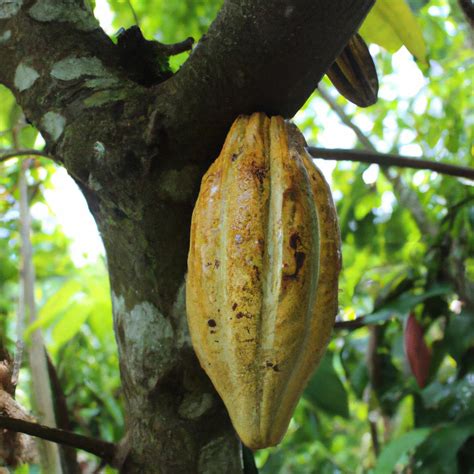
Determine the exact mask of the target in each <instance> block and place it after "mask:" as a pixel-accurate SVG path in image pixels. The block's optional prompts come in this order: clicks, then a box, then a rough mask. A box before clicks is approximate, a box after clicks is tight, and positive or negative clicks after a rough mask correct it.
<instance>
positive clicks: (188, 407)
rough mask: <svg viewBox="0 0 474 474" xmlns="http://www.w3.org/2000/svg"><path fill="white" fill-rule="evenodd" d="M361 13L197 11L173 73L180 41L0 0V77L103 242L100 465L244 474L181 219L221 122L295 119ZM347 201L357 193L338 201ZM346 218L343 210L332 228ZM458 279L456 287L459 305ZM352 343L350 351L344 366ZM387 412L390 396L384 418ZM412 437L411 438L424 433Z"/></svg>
mask: <svg viewBox="0 0 474 474" xmlns="http://www.w3.org/2000/svg"><path fill="white" fill-rule="evenodd" d="M211 4H212V5H211ZM373 4H374V1H370V0H364V1H360V2H350V1H343V0H339V1H326V0H318V1H316V2H315V1H313V2H310V1H307V0H294V1H274V2H264V1H253V2H247V1H243V0H232V1H224V2H222V4H216V5H214V3H213V2H209V5H208V8H210V9H211V12H206V14H207V16H210V15H211V14H214V12H215V13H216V16H215V19H214V20H213V21H212V24H211V25H210V26H209V27H208V28H207V25H206V30H207V31H206V34H205V36H203V37H202V38H201V39H200V40H199V42H198V43H197V44H196V45H195V46H194V47H193V51H192V53H191V54H190V56H189V58H187V59H186V60H185V61H184V64H182V65H181V67H180V68H179V70H176V69H177V68H176V67H174V68H173V67H171V68H170V65H169V63H170V62H171V63H172V62H173V58H172V56H173V55H174V54H177V53H181V52H183V51H186V50H189V49H190V47H191V41H189V40H186V37H187V36H188V34H187V33H186V31H183V33H182V38H177V40H182V41H180V42H179V43H176V44H172V45H170V44H168V45H164V44H161V43H158V42H150V41H147V40H145V39H144V38H143V37H142V36H141V34H140V32H139V30H137V29H129V30H126V31H125V32H122V33H121V34H119V35H118V38H116V37H110V36H108V35H107V34H106V33H105V32H104V31H103V30H102V29H101V28H100V27H99V24H98V22H97V20H96V19H95V18H94V14H93V12H92V9H91V5H90V4H89V2H83V1H82V0H74V1H71V0H57V1H55V2H53V1H49V0H36V1H34V0H25V1H21V0H14V1H2V2H0V55H1V56H0V57H1V58H2V64H1V67H0V82H1V83H2V84H3V85H4V86H6V87H7V88H8V89H9V90H10V91H11V92H12V93H13V95H14V97H15V100H16V102H17V104H18V105H19V107H21V110H22V112H23V114H24V116H25V118H26V120H27V121H28V123H31V124H32V125H34V127H35V128H36V129H37V130H39V132H40V133H41V135H42V137H43V138H44V140H45V147H44V149H43V150H42V151H41V154H44V155H47V156H48V159H51V160H53V161H54V162H55V163H57V164H58V165H60V166H62V167H64V168H65V169H66V170H67V172H68V173H69V175H70V176H71V177H72V178H73V179H74V181H75V182H76V184H77V185H78V187H79V188H80V189H81V191H82V193H83V194H84V197H85V198H86V200H87V204H88V206H89V209H90V211H91V213H92V215H93V216H94V219H95V221H96V223H97V226H98V229H99V231H100V234H101V237H102V239H103V242H104V245H105V249H106V254H107V270H108V274H109V278H110V291H111V300H112V306H113V322H114V332H115V338H116V341H117V346H118V354H119V363H120V375H121V382H122V387H123V394H124V398H125V410H124V411H125V418H126V425H125V430H124V431H125V433H124V437H123V439H122V441H121V443H120V444H119V445H118V448H117V449H115V447H114V448H113V449H112V451H111V452H110V453H109V454H108V455H107V456H106V455H104V456H103V457H104V459H106V460H107V461H109V462H110V463H112V464H113V465H114V466H115V467H116V468H118V469H120V470H121V471H122V472H130V473H133V472H140V473H142V472H143V473H146V472H151V473H154V472H160V473H161V472H162V473H181V472H182V473H191V472H202V473H212V472H216V473H217V472H223V471H228V472H232V473H233V472H236V473H239V472H243V471H244V470H245V472H251V470H250V469H251V467H249V466H250V465H251V464H252V461H251V460H249V456H250V453H249V452H247V451H245V450H244V451H243V449H242V445H241V443H240V441H239V439H238V438H237V437H236V435H235V432H234V430H233V428H232V426H231V424H230V421H229V418H228V415H227V413H226V410H225V408H224V406H223V404H222V402H221V400H220V399H219V397H218V396H217V394H216V392H215V390H214V388H213V386H212V384H211V383H210V381H209V380H208V378H207V377H206V375H205V374H204V372H203V371H202V369H201V368H200V366H199V363H198V361H197V359H196V356H195V354H194V351H193V348H192V346H191V343H190V338H189V334H188V329H187V323H186V308H185V294H184V288H185V286H184V279H185V274H186V259H187V252H188V248H189V228H190V220H191V213H192V210H193V206H194V203H195V200H196V197H197V193H198V190H199V184H200V179H201V177H202V176H203V174H204V173H205V171H206V170H207V168H208V167H209V165H210V163H211V162H212V161H213V160H214V159H215V158H216V156H217V155H218V153H219V150H220V148H221V146H222V144H223V141H224V138H225V135H226V133H227V131H228V129H229V127H230V125H231V123H232V122H233V120H234V119H235V118H236V117H237V116H238V115H239V114H250V113H252V112H255V111H262V112H265V113H266V114H268V115H282V116H283V117H285V118H291V117H293V116H294V115H295V114H296V112H297V111H298V110H299V109H300V108H301V107H302V106H303V104H304V103H305V101H306V100H307V99H308V97H309V96H310V95H311V94H312V93H313V91H314V90H315V89H316V88H317V86H318V84H319V83H320V81H321V80H322V77H323V76H324V74H326V73H327V71H328V69H329V68H330V66H331V64H332V63H333V62H334V60H335V59H336V57H337V56H338V54H339V53H340V52H341V51H342V50H343V48H344V46H345V45H346V44H347V42H348V41H349V39H350V38H351V37H352V36H353V35H354V33H355V32H356V31H357V30H358V28H359V27H360V25H361V23H362V21H363V20H364V18H365V17H366V15H367V13H368V12H369V10H370V8H371V7H372V6H373ZM143 8H145V7H143ZM203 8H204V6H203ZM137 12H138V13H140V11H139V10H138V9H137V11H136V12H135V13H137ZM198 13H199V12H198V11H197V7H196V11H195V14H196V18H198V17H199V14H198ZM202 28H203V29H204V27H202ZM165 30H166V26H164V27H163V31H165ZM368 34H369V33H368ZM414 54H416V53H414ZM422 55H423V53H420V58H419V59H420V60H423V58H422V57H421V56H422ZM173 69H174V72H173ZM303 128H304V127H303ZM369 151H370V150H369ZM371 151H372V152H373V150H371ZM319 153H322V151H319ZM341 173H343V171H341ZM387 176H389V174H388V172H387ZM387 179H388V178H387ZM393 186H394V187H395V188H396V189H397V192H398V195H397V197H401V196H402V195H403V196H405V197H406V196H407V195H409V193H407V192H404V189H403V183H400V182H399V181H397V182H395V184H393ZM397 186H398V188H397ZM357 192H358V191H357V186H354V190H353V191H352V192H351V193H349V196H351V197H350V198H349V199H356V196H357ZM402 199H403V198H402ZM406 202H407V201H406ZM410 202H411V203H412V208H411V209H410V210H411V211H413V215H414V220H415V221H416V223H417V224H418V225H419V227H420V229H421V231H422V232H423V231H426V233H427V235H430V236H432V237H433V239H434V238H435V235H436V230H435V224H434V222H433V221H432V220H431V221H430V219H429V218H428V219H425V217H424V212H423V208H422V207H421V208H418V207H417V204H416V202H415V201H413V199H412V200H411V201H410ZM407 206H408V204H407ZM420 209H421V210H420ZM340 211H341V209H340ZM342 211H344V209H342ZM351 212H352V210H350V209H349V208H347V210H346V212H342V214H341V220H342V222H341V226H342V229H343V232H344V230H345V229H346V230H347V227H348V226H349V225H350V218H349V217H348V216H349V214H350V213H351ZM363 217H365V216H362V218H361V222H362V221H363ZM344 219H345V220H344ZM453 245H454V244H453ZM442 250H443V249H442V243H440V246H439V251H440V252H441V251H442ZM457 263H458V264H459V262H457ZM455 264H456V262H455V261H451V264H450V265H455ZM461 266H462V262H461ZM456 268H457V269H458V270H459V268H461V267H459V266H458V267H456ZM453 273H456V269H453V271H452V272H451V275H452V274H453ZM349 279H350V276H347V280H349ZM407 280H408V279H407ZM413 280H414V279H413ZM413 280H412V281H408V282H405V283H407V284H408V285H410V284H412V283H413ZM461 280H462V281H458V283H459V287H458V288H457V293H458V294H459V295H460V298H461V299H462V300H463V301H466V302H467V303H469V302H472V296H471V297H470V296H469V291H470V290H469V287H464V286H465V284H466V283H465V280H463V279H461ZM394 281H395V279H394ZM450 281H451V282H453V278H452V276H450ZM401 283H403V282H401V281H400V280H397V281H396V283H395V282H393V284H392V286H390V285H389V284H387V285H386V287H387V288H388V290H387V291H388V293H387V294H386V295H383V297H382V296H380V295H379V296H380V298H379V301H378V306H377V305H376V306H375V307H374V311H373V314H372V315H370V316H369V319H368V320H366V323H372V324H374V323H385V322H386V321H387V319H388V317H389V314H390V315H391V314H393V311H392V312H391V313H390V312H389V311H388V310H387V307H388V305H389V304H390V303H393V302H394V301H395V303H396V304H398V303H399V302H398V301H397V297H398V296H399V294H397V291H399V290H400V287H399V286H398V284H401ZM463 285H464V286H463ZM410 288H411V287H410ZM463 288H464V294H463V293H462V292H463ZM443 291H444V290H443V289H442V290H440V291H439V292H438V293H436V291H435V292H434V293H432V294H431V296H432V297H436V296H440V295H441V296H443V295H446V291H444V292H443ZM429 296H430V295H428V296H427V297H426V299H428V298H429ZM420 301H424V300H423V299H422V300H420ZM396 304H395V307H396V308H398V307H397V306H396ZM413 304H415V303H413ZM392 309H393V308H392ZM410 309H411V308H410ZM377 311H378V313H377ZM384 311H385V313H384ZM370 317H372V319H370ZM359 322H360V321H359ZM387 332H389V330H388V329H387V328H386V326H384V325H383V324H382V325H380V327H378V329H377V330H376V331H373V332H371V333H370V336H369V337H370V340H371V343H372V345H373V346H374V347H376V349H375V352H374V353H373V354H372V356H373V357H372V359H373V360H375V362H373V363H370V364H369V368H370V370H371V371H372V372H371V373H370V374H368V375H367V376H369V377H370V378H371V380H372V385H373V388H374V390H375V391H376V392H377V394H378V395H379V396H380V397H381V399H383V395H384V394H387V393H388V392H389V389H388V388H387V387H385V386H384V385H383V383H382V382H383V380H385V379H384V378H383V377H380V376H379V375H378V374H379V372H380V371H382V370H391V368H392V367H391V365H390V363H389V361H385V360H383V357H377V356H376V355H374V354H376V353H377V346H379V347H384V344H385V343H386V342H387V340H388V336H387ZM352 342H353V341H352ZM356 345H357V343H354V344H352V346H353V347H351V345H350V344H348V345H347V354H346V355H347V365H349V364H350V360H351V357H350V356H351V354H350V351H351V350H353V352H357V348H356V347H355V346H356ZM366 345H367V346H370V344H369V343H367V344H366ZM345 349H346V346H345ZM463 354H464V352H463ZM325 367H327V366H325V365H324V362H323V365H322V369H324V368H325ZM344 369H346V366H345V367H344ZM358 369H359V368H358ZM79 370H80V369H79ZM328 370H329V369H328ZM349 372H350V376H353V375H354V371H353V370H349ZM423 377H424V378H425V379H426V377H427V375H426V374H423ZM313 383H314V381H313ZM354 383H355V384H356V385H357V383H356V382H354ZM309 389H310V390H311V384H310V387H309ZM316 390H319V389H318V388H316ZM387 398H390V397H389V396H388V397H387ZM320 402H321V401H320ZM321 403H322V404H324V402H321ZM383 403H384V402H382V404H383ZM390 409H391V407H390V406H389V403H388V402H387V405H386V406H384V416H385V415H387V414H388V413H390ZM387 416H388V415H387ZM467 432H468V430H467V428H466V433H467ZM418 435H419V438H418V439H417V440H418V443H420V444H421V443H422V442H423V439H424V438H422V436H425V435H426V433H424V432H423V433H421V434H420V433H418ZM467 437H468V435H466V436H465V437H464V438H463V441H464V440H466V439H467ZM73 444H74V443H73ZM76 446H77V444H76ZM104 449H105V448H104ZM250 457H251V456H250ZM307 472H312V471H310V470H308V471H307Z"/></svg>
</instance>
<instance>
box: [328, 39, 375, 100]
mask: <svg viewBox="0 0 474 474" xmlns="http://www.w3.org/2000/svg"><path fill="white" fill-rule="evenodd" d="M327 76H328V77H329V79H330V80H331V82H332V84H333V85H334V87H335V88H336V89H337V90H338V92H339V93H340V94H341V95H343V96H344V97H345V98H346V99H347V100H349V101H351V102H352V103H354V104H356V105H358V106H359V107H369V106H371V105H373V104H375V103H376V102H377V98H378V91H379V80H378V77H377V69H376V68H375V64H374V60H373V59H372V56H371V55H370V51H369V48H368V46H367V44H366V43H365V41H364V40H363V39H362V37H361V36H360V35H359V34H357V33H356V34H355V35H354V36H353V37H352V38H351V39H350V40H349V43H347V45H346V47H345V48H344V49H343V51H342V53H341V54H340V55H339V56H338V58H337V59H336V61H334V63H333V65H332V66H331V67H330V68H329V70H328V72H327Z"/></svg>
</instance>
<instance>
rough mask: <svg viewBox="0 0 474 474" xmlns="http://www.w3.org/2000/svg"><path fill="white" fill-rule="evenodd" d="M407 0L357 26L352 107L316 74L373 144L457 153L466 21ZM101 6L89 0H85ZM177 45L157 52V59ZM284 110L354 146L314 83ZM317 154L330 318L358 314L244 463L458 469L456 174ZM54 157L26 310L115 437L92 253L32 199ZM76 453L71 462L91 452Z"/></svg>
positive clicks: (188, 13)
mask: <svg viewBox="0 0 474 474" xmlns="http://www.w3.org/2000/svg"><path fill="white" fill-rule="evenodd" d="M221 3H222V2H221V1H216V0H212V1H208V0H207V1H206V0H199V1H197V0H193V1H191V0H186V1H179V2H178V1H171V0H148V1H144V0H143V1H138V0H135V1H133V0H129V1H123V0H110V1H109V3H108V5H109V6H110V9H111V15H112V23H111V26H109V29H108V31H109V32H111V37H112V38H115V37H114V35H113V33H112V31H117V30H118V29H119V28H120V27H129V26H131V25H132V24H134V23H136V22H137V21H138V23H139V24H140V27H141V28H142V30H143V32H144V34H145V36H146V37H147V38H149V39H151V38H156V39H159V40H162V41H164V42H174V41H181V40H183V39H184V38H186V37H187V36H193V37H194V38H195V39H198V38H200V37H201V36H202V34H204V33H205V31H206V29H207V27H208V25H209V24H210V22H211V20H212V18H213V17H214V16H215V14H216V12H217V11H218V9H219V6H220V4H221ZM408 3H409V5H408V4H406V3H405V2H404V1H401V0H400V1H398V0H379V1H378V2H377V4H376V7H375V9H374V11H373V12H372V13H371V15H370V17H369V18H368V20H367V21H366V23H365V25H364V26H363V27H362V29H361V33H362V34H363V35H364V37H365V38H366V40H367V41H368V42H369V43H371V52H372V54H373V57H374V59H375V61H376V64H377V68H378V72H379V80H380V83H381V89H380V99H379V101H378V103H377V104H376V105H375V106H372V107H370V108H369V109H366V110H362V109H359V108H357V107H355V106H353V105H351V104H349V103H347V102H346V101H345V100H344V99H343V98H341V97H338V96H337V93H336V92H335V90H334V89H331V88H330V87H331V86H330V84H329V83H328V82H326V81H324V82H325V83H324V87H325V88H326V89H327V90H328V91H329V92H330V94H331V95H332V96H333V97H335V98H336V97H338V98H337V102H338V104H339V105H340V106H342V107H343V109H344V110H345V113H346V114H347V115H348V117H349V118H350V120H351V121H352V124H353V125H354V126H355V127H358V128H359V129H360V131H361V132H362V133H364V134H365V135H366V137H368V138H369V139H370V141H371V142H372V144H373V145H374V147H375V148H377V149H378V150H379V151H381V152H392V153H400V154H405V155H415V156H422V157H424V158H427V159H431V160H441V161H443V162H446V163H452V164H459V165H470V166H472V165H473V160H472V152H473V121H474V113H473V111H474V104H473V96H472V90H473V89H472V87H473V84H472V79H473V77H474V60H473V56H472V47H473V37H472V32H471V31H470V29H469V26H468V23H467V22H466V20H465V18H464V16H463V14H462V12H461V10H460V9H459V7H458V4H457V2H455V1H454V0H450V1H448V0H431V1H427V0H412V1H410V2H408ZM104 5H105V0H100V1H98V2H97V5H96V8H97V10H96V12H98V11H99V10H102V11H104ZM114 40H115V39H114ZM402 45H405V46H403V47H402ZM400 48H401V49H400ZM406 48H408V50H409V51H410V53H408V51H407V49H406ZM185 59H186V54H184V55H181V56H179V57H177V58H174V59H173V64H172V66H173V67H174V69H175V70H176V69H178V68H179V64H180V63H182V62H183V61H184V60H185ZM0 104H2V106H1V109H0V149H3V150H6V149H10V148H12V147H13V144H12V130H13V129H15V131H16V132H17V133H18V140H19V144H20V145H21V148H32V147H36V148H40V149H41V146H42V141H41V138H40V137H38V134H37V132H36V131H35V130H34V129H33V127H31V126H29V125H28V124H27V123H25V122H24V119H23V118H22V115H21V112H20V111H19V110H18V107H17V106H16V105H15V103H14V100H13V98H12V96H11V95H10V93H9V92H8V91H7V90H6V89H3V88H0ZM296 121H297V122H298V124H299V126H300V128H301V129H302V131H303V132H304V134H305V136H306V138H307V140H308V142H309V143H310V144H312V145H317V146H329V147H330V146H338V144H339V143H343V144H344V146H347V147H357V148H358V147H362V144H361V143H359V142H358V141H357V138H356V136H355V135H354V132H353V130H351V129H350V128H347V127H345V126H343V125H342V124H341V123H340V118H339V117H338V116H337V115H335V113H334V112H333V111H332V110H331V108H330V107H329V105H328V104H327V103H326V102H325V101H324V100H323V99H321V98H320V96H319V95H318V93H317V92H316V93H315V94H314V96H313V97H312V98H311V99H310V100H309V101H308V102H307V104H306V105H305V107H304V109H302V110H301V111H300V112H299V113H298V114H297V116H296ZM318 164H321V166H322V167H323V168H324V170H325V172H326V175H327V176H328V179H329V180H330V182H331V187H332V190H333V193H334V197H335V199H336V203H337V207H338V212H339V217H340V226H341V232H342V237H343V261H344V268H343V272H342V278H341V293H340V316H339V317H340V320H353V319H355V318H356V317H360V316H365V322H366V323H369V322H370V323H372V324H374V326H372V327H367V326H363V327H360V328H358V329H354V330H350V331H349V330H337V331H335V333H334V337H333V338H332V341H331V344H330V346H329V350H328V352H327V354H326V356H325V358H324V360H323V362H322V363H321V365H320V367H319V369H318V371H317V372H316V373H315V375H314V377H313V378H312V379H311V381H310V383H309V385H308V387H307V389H306V391H305V394H304V397H303V398H302V400H301V402H300V404H299V405H298V407H297V409H296V412H295V415H294V417H293V420H292V422H291V425H290V429H289V431H288V434H287V435H286V437H285V439H284V441H283V442H282V444H281V445H280V446H278V447H277V448H273V449H267V450H263V451H260V452H257V453H256V454H255V459H256V463H257V466H258V468H259V470H260V472H262V473H268V474H270V473H271V474H273V473H295V474H296V473H298V474H299V473H301V474H309V473H323V474H325V473H341V472H342V473H366V472H367V473H370V472H371V473H376V474H382V473H391V472H416V473H422V474H423V473H450V474H452V473H457V472H459V473H468V472H473V469H474V314H473V307H472V306H470V307H469V305H468V304H467V303H466V301H463V295H462V294H461V292H460V286H459V285H460V283H459V282H460V281H461V284H462V283H463V282H464V283H465V282H466V281H468V280H470V281H471V282H472V280H474V232H473V230H474V190H473V187H472V182H471V183H469V182H467V181H465V182H462V180H459V179H456V178H452V177H445V176H441V175H438V174H436V173H432V172H428V171H416V172H414V171H407V170H405V171H400V170H397V171H390V172H389V173H387V172H382V170H380V169H379V168H378V166H376V165H366V164H353V163H346V162H340V163H337V164H336V163H332V162H329V163H328V162H325V163H319V162H318ZM18 172H19V161H18V160H16V159H11V160H8V161H5V162H3V163H0V346H2V345H4V346H5V345H6V347H8V348H9V350H10V352H12V353H13V352H14V340H15V335H14V331H15V330H14V325H15V313H16V307H17V300H18V279H19V268H20V261H21V254H20V248H19V233H18V189H17V183H18ZM55 172H56V170H55V166H54V165H52V164H51V163H50V162H48V161H46V160H44V159H41V158H38V159H35V161H34V164H33V165H32V167H31V168H30V170H29V173H28V180H29V188H30V199H31V206H32V213H33V217H34V223H33V231H34V232H33V236H32V239H33V245H34V251H35V253H34V263H35V267H36V272H37V287H36V296H37V303H38V307H39V319H38V321H37V323H36V326H40V327H41V328H42V329H43V331H44V334H45V338H46V341H47V348H48V351H49V353H50V355H51V357H52V359H53V362H54V364H55V366H56V369H57V372H58V376H59V380H60V383H61V385H62V388H63V391H64V393H65V395H66V399H67V405H68V410H69V415H70V418H71V423H72V429H73V430H74V431H77V432H80V433H83V434H87V435H89V436H93V437H99V438H103V439H106V440H109V441H118V440H119V439H120V437H121V435H122V434H123V415H122V398H121V393H120V381H119V374H118V361H117V353H116V346H115V341H114V336H113V330H112V318H111V307H110V299H109V288H108V281H107V274H106V263H105V260H104V259H103V258H99V259H98V260H97V261H96V262H93V263H90V262H89V263H87V264H82V265H81V266H79V267H78V266H77V265H76V264H75V263H74V262H73V260H72V259H71V256H70V252H69V249H70V244H71V241H70V238H68V237H66V236H65V235H64V233H63V231H62V229H61V227H60V226H59V225H58V224H57V222H56V220H55V218H54V216H53V215H52V213H51V211H50V209H49V208H48V202H47V199H45V191H46V190H48V188H50V187H51V177H52V176H53V174H54V173H55ZM400 180H402V187H403V189H404V190H405V194H406V192H407V190H409V191H410V192H411V193H412V194H413V195H414V196H415V197H416V199H417V200H418V201H419V202H420V203H421V208H422V210H423V213H424V216H425V217H424V218H425V219H426V221H427V222H428V223H429V224H430V225H431V226H432V228H433V229H434V231H433V233H432V234H426V233H424V232H423V231H422V230H420V227H419V225H418V223H417V221H416V220H415V219H414V218H413V215H412V209H411V208H410V207H409V206H407V205H406V202H404V201H403V196H400V190H399V189H398V190H397V188H396V186H395V187H394V183H396V182H398V183H400ZM464 268H465V269H464ZM461 286H462V285H461ZM471 303H472V295H471ZM409 314H413V315H414V316H415V318H416V320H417V321H418V323H419V326H420V327H421V328H422V333H423V334H424V336H423V339H424V341H425V342H426V344H427V346H428V347H429V350H430V352H431V360H430V364H429V374H428V379H427V383H426V386H424V387H423V388H421V387H420V386H419V385H418V383H417V380H415V378H414V377H413V375H412V374H413V372H412V368H411V367H410V364H409V363H408V360H407V357H406V352H407V348H406V347H405V345H406V344H405V343H404V340H408V339H407V334H406V331H405V327H406V321H407V318H408V315H409ZM32 329H33V328H31V327H29V328H27V330H26V336H25V337H26V341H28V334H29V333H30V332H31V330H32ZM408 336H410V335H408ZM418 343H420V344H421V343H422V341H420V337H418ZM408 350H409V348H408ZM28 381H29V377H28V369H27V368H26V367H25V368H24V369H22V373H21V376H20V385H19V389H18V391H17V398H18V399H19V400H20V401H21V402H22V403H23V404H25V405H27V406H28V405H29V386H28ZM374 443H375V446H374ZM81 459H82V460H83V463H84V466H86V465H91V464H93V463H94V462H95V460H92V459H91V458H88V457H87V456H82V458H81ZM408 469H411V471H408ZM21 471H22V472H28V468H27V467H25V468H22V469H21ZM19 472H20V471H19Z"/></svg>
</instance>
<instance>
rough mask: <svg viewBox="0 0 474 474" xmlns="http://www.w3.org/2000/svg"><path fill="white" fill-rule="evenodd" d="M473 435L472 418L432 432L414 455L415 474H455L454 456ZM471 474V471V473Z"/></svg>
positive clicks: (473, 421)
mask: <svg viewBox="0 0 474 474" xmlns="http://www.w3.org/2000/svg"><path fill="white" fill-rule="evenodd" d="M472 435H474V417H473V416H471V417H468V418H465V419H464V420H463V421H462V422H458V423H448V424H445V425H444V426H441V427H439V428H437V429H436V430H434V431H433V432H432V433H431V434H430V436H429V437H428V438H427V439H426V440H425V441H424V442H423V444H421V445H420V446H419V447H418V449H417V450H416V453H415V459H416V461H418V462H417V465H418V466H419V467H418V468H417V471H416V472H417V474H432V473H434V472H436V473H437V474H457V473H458V469H457V460H456V455H457V452H458V450H459V449H460V448H461V446H462V445H463V444H464V442H465V441H466V440H467V439H468V438H469V437H470V436H472ZM471 472H472V471H471Z"/></svg>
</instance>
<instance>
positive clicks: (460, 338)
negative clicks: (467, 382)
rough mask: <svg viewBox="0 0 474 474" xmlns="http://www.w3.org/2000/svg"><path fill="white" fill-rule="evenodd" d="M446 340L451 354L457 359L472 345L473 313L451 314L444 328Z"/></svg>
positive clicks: (473, 343)
mask: <svg viewBox="0 0 474 474" xmlns="http://www.w3.org/2000/svg"><path fill="white" fill-rule="evenodd" d="M446 342H447V345H448V348H449V352H450V353H451V355H452V356H453V357H454V358H455V359H456V360H457V361H459V360H460V359H461V357H462V355H463V354H464V352H465V351H467V350H468V349H469V348H470V347H473V346H474V314H472V313H470V312H469V311H463V312H462V313H461V314H458V315H456V314H451V317H450V318H449V324H448V327H447V329H446Z"/></svg>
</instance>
